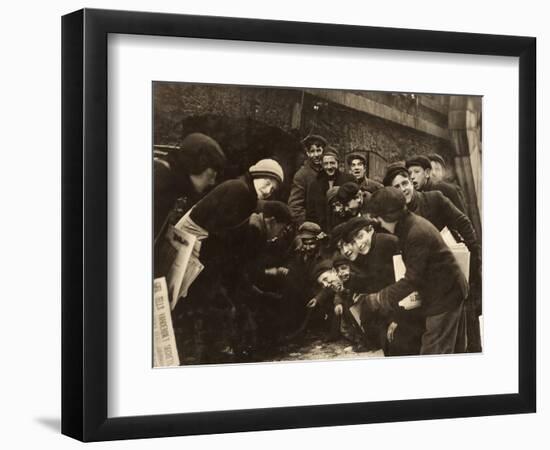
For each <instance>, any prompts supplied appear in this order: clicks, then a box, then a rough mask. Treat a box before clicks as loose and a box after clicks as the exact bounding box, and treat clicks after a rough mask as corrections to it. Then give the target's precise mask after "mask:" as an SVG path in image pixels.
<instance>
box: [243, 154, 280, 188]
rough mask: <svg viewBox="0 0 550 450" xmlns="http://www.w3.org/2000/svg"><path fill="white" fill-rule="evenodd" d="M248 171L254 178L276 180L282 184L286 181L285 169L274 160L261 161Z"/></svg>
mask: <svg viewBox="0 0 550 450" xmlns="http://www.w3.org/2000/svg"><path fill="white" fill-rule="evenodd" d="M248 170H249V172H250V174H251V175H252V177H253V178H262V177H267V178H274V179H276V180H277V181H278V182H279V183H280V184H282V183H283V181H284V179H285V176H284V173H283V168H282V167H281V165H280V164H279V163H278V162H277V161H275V160H274V159H260V160H259V161H258V162H257V163H256V164H254V165H253V166H252V167H250V169H248Z"/></svg>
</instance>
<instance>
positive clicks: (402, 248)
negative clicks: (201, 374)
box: [155, 133, 481, 362]
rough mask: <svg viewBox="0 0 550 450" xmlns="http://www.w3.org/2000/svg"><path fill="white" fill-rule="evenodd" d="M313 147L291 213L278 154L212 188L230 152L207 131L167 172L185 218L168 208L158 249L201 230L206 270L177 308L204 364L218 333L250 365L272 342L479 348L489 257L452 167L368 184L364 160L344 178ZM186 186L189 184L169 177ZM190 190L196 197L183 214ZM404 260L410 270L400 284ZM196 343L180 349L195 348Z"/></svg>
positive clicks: (436, 160)
mask: <svg viewBox="0 0 550 450" xmlns="http://www.w3.org/2000/svg"><path fill="white" fill-rule="evenodd" d="M303 144H304V149H305V154H306V160H305V162H304V164H303V166H302V167H301V168H300V169H298V171H297V172H296V173H295V175H294V177H293V179H292V185H291V191H290V196H289V198H288V202H287V203H284V202H281V201H277V200H274V198H277V197H276V196H277V191H278V190H279V187H280V186H281V185H282V184H283V183H284V180H285V174H284V172H283V169H282V167H281V165H280V164H279V163H278V162H277V161H276V160H274V159H270V158H266V159H262V160H260V161H257V162H256V163H255V164H253V165H252V166H251V167H250V168H249V170H248V171H247V172H246V173H245V174H244V175H243V176H242V177H240V178H239V179H235V180H228V181H225V182H223V183H221V184H218V185H217V186H215V187H213V188H212V189H211V190H208V188H210V187H211V186H213V185H215V178H216V175H217V173H219V172H220V171H221V170H222V169H223V165H224V164H225V155H224V154H223V151H222V149H221V147H220V146H219V145H218V144H217V143H216V142H215V141H214V140H213V139H211V138H210V137H208V136H205V135H201V134H199V133H194V134H192V135H190V136H188V137H187V138H186V139H185V140H184V141H183V144H182V146H181V149H180V151H179V154H188V155H192V156H191V157H189V156H188V157H187V158H184V161H185V166H183V165H181V164H180V165H179V166H178V164H177V162H176V163H174V164H173V166H172V167H165V166H160V165H159V169H162V170H163V171H164V172H163V176H162V177H160V176H159V177H157V176H155V205H157V202H158V200H159V199H162V198H166V196H167V195H168V194H167V193H166V192H165V191H161V190H160V189H157V180H158V181H159V182H160V181H161V180H162V181H164V183H163V184H164V185H167V184H168V186H169V187H170V188H171V189H172V191H171V192H170V193H169V196H170V200H171V201H173V199H176V201H175V205H180V208H179V209H178V210H177V214H175V216H174V210H172V211H171V212H170V213H168V214H165V212H164V211H163V212H159V211H158V208H157V207H156V206H155V235H156V239H157V238H158V237H161V236H162V233H163V232H165V229H166V227H167V226H174V227H176V228H180V229H181V230H184V231H186V232H188V233H191V234H193V235H194V236H196V238H197V242H198V245H196V251H197V253H198V255H199V259H200V261H201V263H202V264H203V266H204V270H203V271H202V272H201V273H200V275H199V276H198V277H197V279H196V280H195V281H194V283H193V284H192V285H191V287H190V289H189V292H188V294H187V298H186V299H185V301H181V302H178V305H179V307H177V308H176V309H175V310H174V311H173V320H174V326H175V328H176V334H178V330H179V332H180V334H182V336H183V335H184V334H185V331H186V330H187V331H189V330H191V333H190V334H191V336H190V337H191V341H192V343H191V345H192V346H194V347H195V350H196V349H197V348H199V349H201V348H202V349H203V351H199V353H200V355H199V356H198V357H197V358H198V359H199V360H200V362H208V361H207V360H208V354H211V353H212V352H213V347H214V346H215V345H216V344H215V343H214V342H213V340H212V339H211V337H212V336H213V335H216V336H218V337H219V335H220V334H224V333H225V334H226V336H227V338H228V341H229V343H230V346H229V347H230V348H229V350H228V351H229V352H230V353H232V354H233V355H239V356H238V357H236V360H239V357H242V358H244V357H245V356H246V355H248V356H250V354H251V353H252V352H253V350H254V348H258V347H260V346H261V345H260V342H263V344H265V343H267V344H268V346H271V347H272V348H273V346H276V345H277V344H279V343H281V342H284V341H288V340H292V339H295V338H297V337H298V336H303V335H304V334H305V333H307V331H308V330H311V329H316V330H317V331H320V332H322V333H325V335H326V337H327V338H328V339H338V338H344V339H348V340H350V341H351V342H352V343H353V344H354V346H355V347H354V348H356V349H366V350H374V349H383V350H384V353H385V354H386V355H414V354H440V353H455V352H464V351H480V341H479V336H477V337H476V333H475V330H474V331H473V330H472V328H474V329H475V325H476V318H477V317H478V315H479V313H480V304H481V303H480V298H481V294H480V290H481V276H480V271H481V250H480V249H481V247H480V244H479V242H478V239H477V236H476V233H475V231H474V229H473V227H472V224H471V222H470V220H469V218H468V217H467V216H466V214H465V212H464V211H465V202H464V197H463V195H462V193H461V191H460V188H459V187H458V186H457V185H454V184H452V183H449V182H446V181H444V180H438V181H434V178H435V176H434V174H436V172H437V173H441V172H442V171H443V170H444V168H445V160H444V159H443V158H441V157H440V156H439V155H433V156H432V160H431V161H430V159H428V158H427V157H424V156H414V157H412V158H410V159H408V160H407V161H406V163H405V164H402V163H394V164H390V165H389V166H388V168H387V171H386V174H385V177H384V179H383V184H381V183H378V182H376V181H374V180H372V179H370V178H368V177H367V159H366V158H365V156H364V155H363V154H360V153H351V154H350V155H348V157H347V158H346V162H347V166H348V172H345V171H342V170H340V168H341V164H340V161H339V159H340V156H339V154H338V153H337V152H336V151H335V150H334V149H333V148H331V147H330V146H329V145H328V143H327V141H326V139H324V138H323V137H322V136H319V135H311V136H308V137H307V138H306V139H305V140H304V141H303ZM198 155H201V157H200V158H198ZM199 159H200V161H199ZM199 163H200V164H199ZM432 164H433V169H432ZM195 166H196V167H195ZM167 170H168V171H167ZM159 173H160V172H159ZM155 174H157V167H156V166H155ZM182 177H183V179H184V180H185V183H183V184H182V183H181V181H180V182H176V181H171V182H170V183H166V181H165V180H166V179H168V180H176V179H181V178H182ZM196 180H199V181H200V180H202V181H203V182H202V184H200V183H199V186H198V187H199V188H200V187H201V186H203V185H204V189H202V190H200V189H198V188H197V183H195V181H196ZM181 185H183V186H185V187H186V189H187V190H188V191H189V192H190V194H189V193H188V194H186V198H192V199H193V201H192V202H189V201H188V202H187V203H185V207H183V208H182V207H181V203H182V202H181V201H179V202H178V200H181V195H180V192H178V191H177V186H181ZM157 212H158V214H157ZM157 216H158V217H157ZM157 224H158V225H157ZM161 224H162V225H161ZM445 227H447V228H448V229H449V230H451V232H452V233H454V234H455V236H456V238H457V239H459V240H463V241H464V242H465V244H466V246H467V247H468V249H469V251H470V254H471V271H470V274H469V279H470V282H469V283H468V282H467V281H466V276H465V274H464V273H463V272H462V271H461V268H460V267H459V265H458V263H457V261H456V259H455V257H454V256H453V254H452V252H451V250H450V249H449V248H448V247H447V245H446V244H445V242H444V241H443V239H442V237H441V235H440V231H441V230H442V229H443V228H445ZM395 255H401V258H402V260H403V263H404V265H405V268H406V271H405V275H404V277H403V278H401V279H400V280H398V281H396V279H395V270H394V259H395ZM155 264H156V261H155ZM156 275H158V276H161V275H163V274H158V273H157V274H156ZM472 305H473V306H472ZM468 315H469V316H468ZM228 324H231V326H228ZM472 326H473V327H472ZM477 326H478V328H479V324H477ZM208 336H210V337H208ZM187 337H189V333H188V334H187ZM184 340H185V339H184V338H183V337H182V338H181V339H180V341H181V342H179V343H178V349H179V350H180V351H181V350H182V348H181V347H182V345H183V346H187V347H188V346H189V344H184V343H183V341H184ZM185 351H186V350H184V352H185Z"/></svg>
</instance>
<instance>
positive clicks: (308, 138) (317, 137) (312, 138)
mask: <svg viewBox="0 0 550 450" xmlns="http://www.w3.org/2000/svg"><path fill="white" fill-rule="evenodd" d="M313 142H320V143H321V144H323V147H326V146H327V144H328V142H327V140H326V139H325V138H324V137H323V136H320V135H318V134H310V135H309V136H306V137H305V138H304V139H302V144H304V146H305V147H306V148H308V147H309V146H310V145H311V144H312V143H313Z"/></svg>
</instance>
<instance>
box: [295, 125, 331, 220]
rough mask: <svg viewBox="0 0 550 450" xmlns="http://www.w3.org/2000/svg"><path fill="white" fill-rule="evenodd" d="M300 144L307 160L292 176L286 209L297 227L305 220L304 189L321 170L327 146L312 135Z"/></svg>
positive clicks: (321, 139)
mask: <svg viewBox="0 0 550 450" xmlns="http://www.w3.org/2000/svg"><path fill="white" fill-rule="evenodd" d="M302 143H303V145H304V151H305V153H306V156H307V159H306V160H305V161H304V163H303V165H302V167H300V168H299V169H298V170H297V171H296V173H295V174H294V178H293V180H292V186H291V188H290V195H289V197H288V207H289V208H290V212H291V214H292V218H293V220H294V222H295V223H296V224H297V225H298V226H299V225H301V224H302V223H303V222H305V220H306V201H307V192H306V189H307V187H308V185H309V184H310V183H311V182H312V181H313V180H315V177H316V176H317V174H318V173H319V172H320V171H321V170H322V160H321V158H322V156H323V152H324V150H325V147H326V146H327V140H326V139H325V138H324V137H323V136H319V135H316V134H312V135H309V136H307V137H306V138H305V139H304V140H303V141H302Z"/></svg>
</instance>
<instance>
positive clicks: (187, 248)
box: [159, 227, 197, 309]
mask: <svg viewBox="0 0 550 450" xmlns="http://www.w3.org/2000/svg"><path fill="white" fill-rule="evenodd" d="M196 240H197V238H196V236H194V235H192V234H190V233H188V232H186V231H183V230H178V229H177V228H175V227H168V230H167V231H166V235H165V237H164V240H163V242H162V246H161V253H160V258H159V259H160V261H161V263H160V264H161V265H162V267H163V268H164V271H163V272H161V273H163V274H166V284H167V286H168V294H169V298H170V306H171V307H172V309H174V308H175V306H176V303H177V302H178V299H179V296H180V292H181V291H182V285H183V284H184V279H185V274H186V271H187V266H188V265H189V260H190V259H191V256H192V253H193V249H194V247H195V242H196ZM166 268H168V269H167V270H166ZM186 284H187V288H188V287H189V284H190V283H186Z"/></svg>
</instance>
